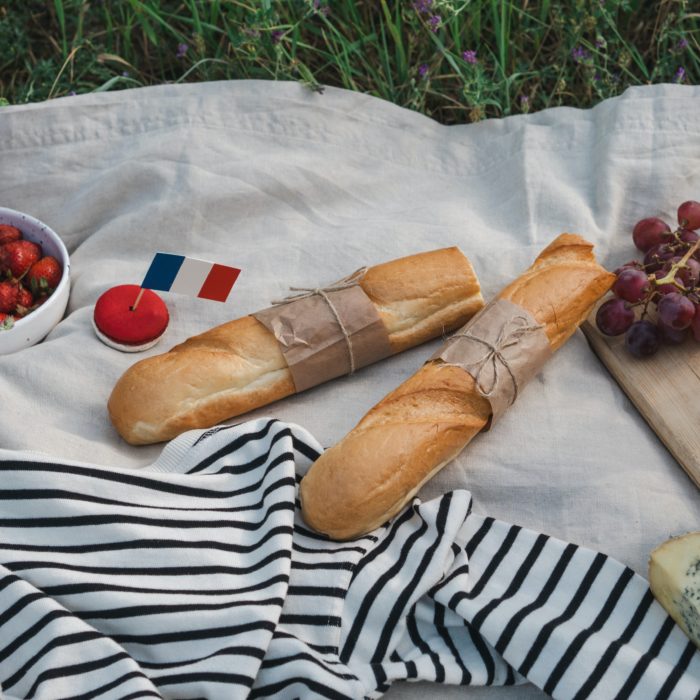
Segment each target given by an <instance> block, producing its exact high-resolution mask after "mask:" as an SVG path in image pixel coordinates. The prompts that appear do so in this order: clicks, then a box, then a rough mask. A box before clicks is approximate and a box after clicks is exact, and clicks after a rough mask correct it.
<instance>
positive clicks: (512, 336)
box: [449, 316, 544, 404]
mask: <svg viewBox="0 0 700 700" xmlns="http://www.w3.org/2000/svg"><path fill="white" fill-rule="evenodd" d="M542 328H544V326H542V325H540V324H532V323H530V321H529V319H527V318H526V317H525V316H514V317H513V318H511V319H510V320H508V321H506V322H504V323H503V325H502V326H501V328H500V330H499V331H498V335H497V336H496V340H494V341H493V342H491V341H489V340H486V339H485V338H481V337H479V336H477V335H473V334H472V333H471V331H470V330H469V329H468V328H465V329H464V330H462V331H461V332H458V333H455V334H454V335H453V336H452V337H451V338H449V340H453V339H455V338H467V339H469V340H472V341H474V342H477V343H481V344H482V345H485V346H486V348H487V350H486V352H485V353H484V355H483V356H482V357H480V358H479V359H478V360H476V361H475V362H472V363H469V365H467V366H468V367H470V368H473V369H474V370H476V371H475V372H474V373H473V374H472V373H471V372H470V374H472V376H473V377H474V382H475V384H476V387H477V389H478V390H479V392H480V393H481V394H482V396H484V397H485V398H489V397H490V396H492V395H493V392H494V390H495V389H496V385H497V384H498V372H499V364H498V363H499V362H500V364H501V365H502V366H503V367H504V368H505V370H506V371H507V372H508V374H509V375H510V378H511V381H512V382H513V398H512V399H511V401H510V403H511V404H512V403H513V402H514V401H515V399H517V398H518V389H519V387H518V380H517V377H516V376H515V373H514V372H513V370H512V369H511V367H510V364H509V363H508V360H507V359H506V358H505V357H504V356H503V352H502V351H503V350H505V349H506V348H509V347H511V346H513V345H516V344H517V343H518V342H520V339H521V338H522V337H523V336H524V335H525V334H526V333H533V332H535V331H538V330H541V329H542ZM489 363H491V367H492V379H491V384H490V386H489V387H486V386H485V384H484V382H482V374H483V372H484V369H485V368H486V367H487V366H488V365H489Z"/></svg>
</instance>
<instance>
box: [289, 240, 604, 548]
mask: <svg viewBox="0 0 700 700" xmlns="http://www.w3.org/2000/svg"><path fill="white" fill-rule="evenodd" d="M613 280H614V275H613V274H611V273H609V272H607V271H606V270H605V269H604V268H602V267H601V266H600V265H599V264H598V263H597V262H596V260H595V257H594V255H593V246H592V245H591V244H590V243H588V242H587V241H586V240H584V239H583V238H581V237H580V236H577V235H575V234H568V233H565V234H561V235H560V236H558V237H557V238H556V239H555V240H554V241H553V242H552V243H551V244H550V245H549V246H547V248H545V249H544V250H543V251H542V252H541V253H540V255H539V256H538V257H537V259H536V260H535V262H534V263H533V264H532V266H531V267H530V268H529V269H528V270H526V271H525V272H524V273H523V274H522V275H521V276H520V277H518V278H517V279H516V280H515V281H514V282H512V283H511V284H509V285H508V286H507V287H506V288H505V289H503V290H502V291H501V292H500V294H499V295H498V298H500V299H507V300H509V301H512V302H513V303H516V304H518V305H520V306H522V307H523V308H525V309H527V310H528V311H529V312H530V313H531V314H532V315H533V316H534V317H535V319H536V320H537V321H538V322H539V323H541V324H542V325H543V326H544V328H545V332H546V334H547V338H548V340H549V343H550V345H551V347H552V350H556V349H557V348H558V347H560V346H561V345H562V344H563V343H564V342H565V341H566V340H567V339H568V338H569V337H570V336H571V335H572V334H573V333H574V331H575V330H576V328H577V327H578V326H579V325H580V324H581V323H582V322H583V321H584V320H585V319H586V318H587V316H588V314H589V313H590V311H591V309H592V307H593V305H594V304H595V302H596V301H597V300H598V299H599V298H600V297H601V296H602V295H603V294H604V293H605V292H606V291H607V290H608V289H609V288H610V286H611V285H612V282H613ZM489 416H490V406H489V403H488V401H487V400H486V399H485V398H483V397H482V396H481V395H480V394H479V393H478V391H477V390H476V388H475V385H474V380H473V378H472V377H471V375H470V374H469V373H468V372H466V371H465V370H463V369H461V368H459V367H454V366H450V365H446V364H444V363H443V362H442V361H440V360H436V361H432V362H429V363H427V364H425V365H424V366H423V367H422V368H421V369H420V370H418V372H416V374H414V375H413V376H412V377H410V378H409V379H408V380H407V381H405V382H404V383H403V384H402V385H401V386H399V387H398V388H397V389H395V390H394V391H392V392H391V393H390V394H388V395H387V396H386V397H385V398H384V399H382V400H381V401H380V402H379V403H378V404H377V405H376V406H375V407H374V408H372V409H371V410H370V411H369V412H368V413H367V414H366V415H365V416H364V418H362V420H361V421H360V422H359V423H358V425H357V426H356V427H355V428H354V429H353V430H352V431H351V432H350V433H349V434H348V435H346V436H345V437H344V438H343V439H342V440H341V441H340V442H339V443H338V444H336V445H334V446H333V447H331V448H330V449H328V450H326V452H324V454H322V455H321V457H320V458H319V459H318V460H317V461H316V462H315V463H314V464H313V465H312V467H311V468H310V470H309V472H308V473H307V475H306V476H305V477H304V479H303V480H302V482H301V489H300V497H301V505H302V514H303V517H304V520H305V521H306V523H307V524H308V525H310V526H311V527H312V528H313V529H315V530H317V531H319V532H322V533H325V534H327V535H329V536H330V537H332V538H334V539H350V538H353V537H358V536H360V535H362V534H365V533H367V532H369V531H370V530H373V529H375V528H376V527H379V526H380V525H382V523H384V522H386V521H387V520H389V519H390V518H391V517H393V516H394V515H396V514H397V513H398V512H399V511H400V510H401V509H402V508H403V507H404V506H405V505H406V504H407V503H408V502H409V501H410V500H411V499H412V498H413V497H414V496H415V494H416V493H417V492H418V490H419V489H420V487H421V486H422V485H423V484H424V483H425V482H426V481H427V480H428V479H430V478H431V477H432V476H433V475H434V474H436V473H437V472H438V471H439V470H440V469H441V468H442V467H443V466H444V465H445V464H447V463H448V462H449V461H451V460H452V459H453V458H454V457H456V456H457V455H458V454H459V453H460V452H461V451H462V449H463V448H464V447H465V446H466V445H467V443H468V442H469V441H470V440H471V439H472V438H473V437H474V436H475V435H476V434H477V433H479V432H480V431H481V430H482V429H483V428H484V427H485V425H486V423H487V422H488V419H489Z"/></svg>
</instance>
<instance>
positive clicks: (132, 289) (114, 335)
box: [92, 284, 170, 352]
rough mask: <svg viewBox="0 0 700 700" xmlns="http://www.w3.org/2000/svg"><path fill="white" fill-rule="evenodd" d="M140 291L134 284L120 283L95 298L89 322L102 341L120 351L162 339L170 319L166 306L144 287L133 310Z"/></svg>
mask: <svg viewBox="0 0 700 700" xmlns="http://www.w3.org/2000/svg"><path fill="white" fill-rule="evenodd" d="M141 291H142V288H141V287H139V286H138V285H137V284H122V285H119V286H117V287H112V288H111V289H108V290H107V291H106V292H105V293H104V294H103V295H102V296H101V297H100V298H99V299H98V300H97V303H96V304H95V312H94V314H93V317H92V325H93V327H94V329H95V333H96V334H97V337H98V338H99V339H100V340H101V341H102V342H103V343H105V344H106V345H109V346H110V347H112V348H116V349H117V350H121V351H122V352H140V351H141V350H147V349H148V348H150V347H153V346H154V345H155V344H156V343H157V342H158V341H159V340H160V339H161V337H162V336H163V334H164V333H165V330H166V328H167V327H168V321H169V320H170V314H169V313H168V307H167V306H166V305H165V302H164V301H163V300H162V299H161V298H160V297H159V296H158V295H157V294H156V293H155V292H152V291H151V290H150V289H143V294H141V298H140V299H139V301H138V304H137V305H136V308H135V309H134V308H133V307H134V303H135V302H136V300H137V297H138V296H139V293H140V292H141Z"/></svg>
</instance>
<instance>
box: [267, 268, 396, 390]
mask: <svg viewBox="0 0 700 700" xmlns="http://www.w3.org/2000/svg"><path fill="white" fill-rule="evenodd" d="M364 272H365V270H364V269H363V270H358V271H357V272H355V273H353V274H352V275H350V276H349V277H346V278H345V279H344V280H340V281H339V282H336V283H334V284H333V285H331V286H329V287H325V288H318V289H302V290H298V291H302V292H304V293H303V294H300V295H297V297H290V298H288V299H284V300H282V301H281V302H273V304H275V306H272V307H271V308H269V309H263V310H262V311H258V312H257V313H254V314H253V316H254V317H255V318H256V319H257V320H258V321H260V323H262V324H263V325H264V326H265V327H266V328H267V329H268V330H269V331H270V332H271V333H272V334H273V335H274V336H275V338H276V339H277V341H278V342H279V344H280V349H281V350H282V354H283V355H284V359H285V360H286V362H287V365H288V366H289V371H290V372H291V375H292V380H293V381H294V386H295V388H296V390H297V391H303V390H304V389H309V388H311V387H312V386H316V385H317V384H322V383H323V382H327V381H328V380H330V379H335V378H336V377H340V376H342V375H344V374H352V372H354V371H355V370H356V369H359V368H360V367H364V366H366V365H369V364H372V363H373V362H377V361H378V360H383V359H384V358H385V357H388V356H389V355H391V354H392V351H391V345H390V343H389V334H388V333H387V330H386V327H385V326H384V324H383V323H382V320H381V319H380V318H379V314H378V313H377V309H376V308H375V306H374V304H373V303H372V302H371V301H370V299H369V297H368V296H367V295H366V294H365V292H364V291H363V290H362V287H360V286H358V282H359V281H360V279H362V275H363V274H364ZM292 289H298V288H294V287H293V288H292Z"/></svg>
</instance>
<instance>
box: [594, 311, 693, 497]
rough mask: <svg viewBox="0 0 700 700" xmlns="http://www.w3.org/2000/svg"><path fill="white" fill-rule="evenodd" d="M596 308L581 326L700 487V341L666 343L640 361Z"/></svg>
mask: <svg viewBox="0 0 700 700" xmlns="http://www.w3.org/2000/svg"><path fill="white" fill-rule="evenodd" d="M601 303H602V302H601ZM596 310H597V309H594V310H593V313H592V314H591V316H590V317H589V318H588V320H587V321H586V322H585V323H584V324H583V326H582V327H581V329H582V330H583V332H584V333H585V335H586V337H587V338H588V342H589V343H590V344H591V347H592V348H593V350H594V351H595V353H596V355H598V357H599V358H600V360H601V361H602V362H603V364H604V365H605V366H606V367H607V368H608V370H609V372H610V374H612V376H613V377H614V378H615V379H616V380H617V382H618V384H619V385H620V386H621V387H622V389H623V390H624V392H625V393H626V394H627V396H628V397H629V398H630V400H631V401H632V403H633V404H634V405H635V406H636V407H637V410H638V411H639V412H640V413H641V414H642V416H644V419H645V420H646V421H647V423H649V425H650V426H651V428H652V430H654V432H655V433H656V434H657V435H658V436H659V437H660V438H661V440H662V441H663V443H664V445H666V447H667V448H668V449H669V451H670V452H671V454H672V455H673V456H674V457H675V458H676V459H677V460H678V462H679V464H680V465H681V466H682V467H683V469H685V471H686V472H688V475H689V476H690V478H691V479H692V480H693V481H694V482H695V485H696V486H698V488H700V343H696V342H695V341H694V340H693V339H692V338H691V339H689V340H686V341H685V342H684V343H683V344H682V345H675V346H673V345H665V346H662V347H661V348H660V350H659V351H658V352H657V353H656V355H653V356H652V357H648V358H645V359H643V360H640V359H637V358H635V357H632V355H630V354H629V353H628V352H627V350H625V342H624V336H617V337H614V338H610V337H608V336H605V335H603V334H602V333H601V332H600V331H599V330H598V329H597V328H596V326H595V320H594V319H595V312H596Z"/></svg>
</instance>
